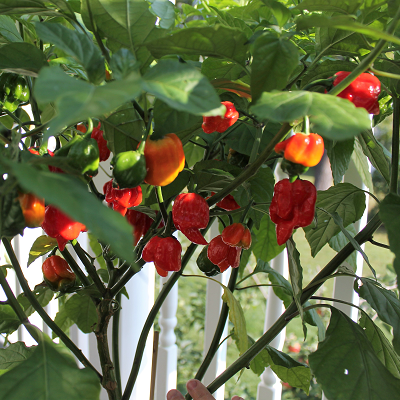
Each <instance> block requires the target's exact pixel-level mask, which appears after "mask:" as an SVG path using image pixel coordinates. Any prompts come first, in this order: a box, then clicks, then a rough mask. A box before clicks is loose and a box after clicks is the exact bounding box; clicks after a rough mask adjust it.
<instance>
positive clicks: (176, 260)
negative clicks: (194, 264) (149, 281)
mask: <svg viewBox="0 0 400 400" xmlns="http://www.w3.org/2000/svg"><path fill="white" fill-rule="evenodd" d="M181 253H182V246H181V244H180V243H179V242H178V240H177V239H175V238H174V237H172V236H168V237H166V238H162V237H160V236H154V237H152V238H151V239H150V240H149V241H148V243H147V244H146V246H144V249H143V253H142V258H143V260H144V261H146V262H154V266H155V267H156V270H157V272H158V274H159V275H161V276H164V277H165V276H167V275H168V271H179V270H180V269H181Z"/></svg>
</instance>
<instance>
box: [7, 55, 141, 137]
mask: <svg viewBox="0 0 400 400" xmlns="http://www.w3.org/2000/svg"><path fill="white" fill-rule="evenodd" d="M0 51H1V49H0ZM140 91H141V80H140V77H139V75H137V74H135V73H134V72H133V73H132V74H131V75H129V77H127V78H126V79H123V80H120V81H114V82H111V83H107V84H106V85H103V86H94V85H91V84H90V83H87V82H84V81H82V80H77V79H75V78H72V77H70V76H68V75H67V74H65V73H64V72H62V70H61V69H59V68H58V67H53V68H45V69H43V71H41V73H40V74H39V77H38V79H37V80H36V84H35V90H34V94H35V96H36V99H37V100H38V101H39V102H40V103H44V104H47V103H50V102H55V104H56V108H57V111H58V115H57V116H56V117H55V118H54V119H52V120H51V122H50V126H49V129H48V130H47V131H46V134H45V139H47V138H48V137H50V136H52V135H56V134H59V133H60V131H61V130H62V129H63V128H64V127H66V126H68V125H70V124H73V123H77V122H80V121H84V120H86V119H87V118H89V117H99V116H101V115H103V114H106V113H109V112H111V111H113V110H115V109H116V108H117V107H119V106H121V105H122V104H124V103H126V102H128V101H130V100H132V99H133V98H134V97H136V96H137V95H138V94H139V93H140Z"/></svg>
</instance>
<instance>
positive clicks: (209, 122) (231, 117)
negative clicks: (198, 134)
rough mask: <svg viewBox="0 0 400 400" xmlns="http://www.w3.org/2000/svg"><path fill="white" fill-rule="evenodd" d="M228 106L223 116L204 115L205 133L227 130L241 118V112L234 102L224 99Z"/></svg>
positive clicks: (223, 102)
mask: <svg viewBox="0 0 400 400" xmlns="http://www.w3.org/2000/svg"><path fill="white" fill-rule="evenodd" d="M221 104H223V105H224V106H225V107H226V112H225V114H224V116H223V117H220V116H216V117H203V124H202V126H201V127H202V128H203V131H204V132H205V133H213V132H219V133H222V132H225V131H226V130H227V129H228V128H229V127H230V126H232V125H233V124H234V123H235V122H236V121H237V120H238V118H239V113H238V112H237V111H236V108H235V106H234V104H233V103H231V102H230V101H222V102H221Z"/></svg>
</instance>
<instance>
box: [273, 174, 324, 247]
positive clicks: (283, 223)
mask: <svg viewBox="0 0 400 400" xmlns="http://www.w3.org/2000/svg"><path fill="white" fill-rule="evenodd" d="M316 200H317V190H316V189H315V186H314V185H313V184H312V183H311V182H309V181H304V180H301V179H297V180H295V181H294V182H293V183H291V182H290V181H289V179H283V180H281V181H279V182H278V183H277V184H276V185H275V188H274V196H273V198H272V202H271V205H270V207H269V215H270V217H271V221H272V222H273V223H275V224H276V237H277V242H278V245H282V244H284V243H286V242H287V240H288V239H289V238H290V237H291V236H292V233H293V230H294V229H296V228H300V227H305V226H308V225H310V224H311V222H312V221H313V219H314V214H315V202H316Z"/></svg>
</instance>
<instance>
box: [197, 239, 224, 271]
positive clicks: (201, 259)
mask: <svg viewBox="0 0 400 400" xmlns="http://www.w3.org/2000/svg"><path fill="white" fill-rule="evenodd" d="M207 248H208V246H205V247H204V248H203V250H202V251H201V253H200V254H199V256H198V257H197V260H196V264H197V266H198V267H199V270H200V271H201V272H203V273H204V274H205V275H206V276H215V275H218V274H220V273H221V271H220V269H219V268H218V265H215V264H214V263H212V262H211V261H210V260H209V259H208V257H207Z"/></svg>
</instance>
